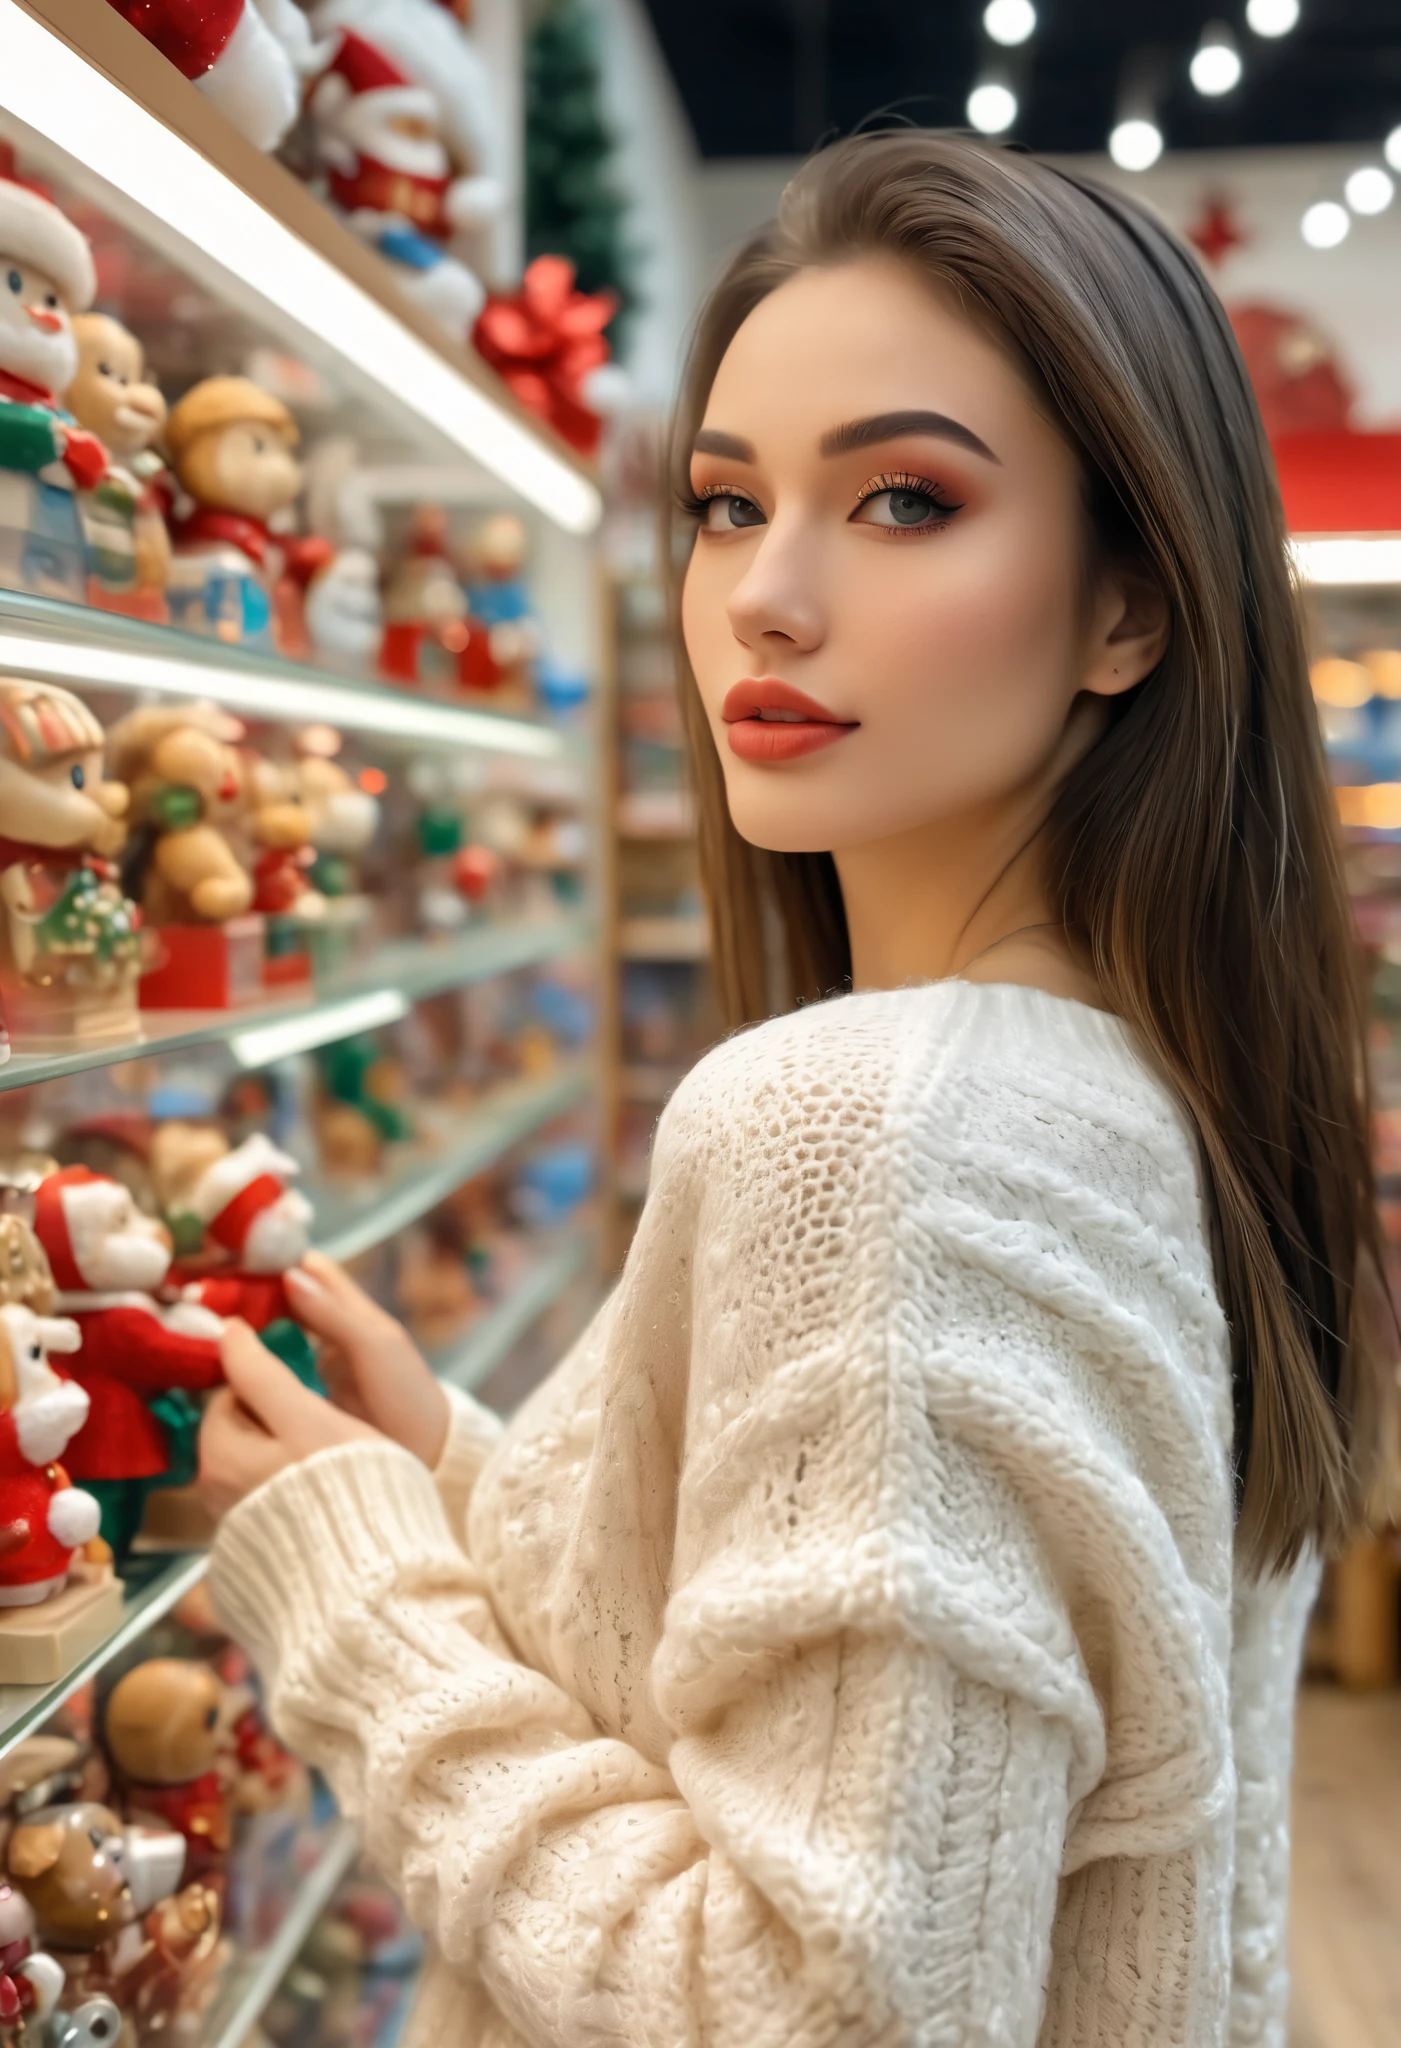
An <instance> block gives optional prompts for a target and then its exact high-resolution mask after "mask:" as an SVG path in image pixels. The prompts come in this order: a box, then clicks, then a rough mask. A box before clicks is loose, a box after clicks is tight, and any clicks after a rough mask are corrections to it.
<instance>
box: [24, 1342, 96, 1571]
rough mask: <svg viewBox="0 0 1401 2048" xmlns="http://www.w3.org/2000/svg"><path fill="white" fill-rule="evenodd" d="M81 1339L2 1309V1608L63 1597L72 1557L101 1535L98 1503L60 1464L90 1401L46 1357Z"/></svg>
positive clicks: (74, 1346)
mask: <svg viewBox="0 0 1401 2048" xmlns="http://www.w3.org/2000/svg"><path fill="white" fill-rule="evenodd" d="M81 1341H82V1339H81V1337H80V1335H79V1332H78V1325H77V1324H76V1323H75V1322H71V1321H70V1320H69V1319H68V1318H67V1317H54V1316H36V1315H35V1314H34V1311H33V1310H32V1309H27V1308H21V1307H20V1306H19V1304H18V1303H17V1302H10V1303H8V1304H7V1305H6V1306H5V1307H4V1308H0V1608H4V1607H37V1606H38V1605H39V1603H40V1602H41V1601H43V1600H47V1599H48V1598H49V1596H50V1595H51V1594H53V1593H57V1592H60V1591H61V1590H62V1589H63V1587H64V1586H65V1585H66V1584H67V1582H68V1573H69V1568H70V1567H71V1565H72V1563H73V1558H74V1554H75V1553H76V1552H77V1551H79V1550H81V1549H83V1548H84V1547H85V1546H86V1545H88V1544H90V1543H91V1542H92V1541H93V1539H94V1537H96V1535H97V1533H98V1524H99V1510H98V1505H97V1502H96V1501H95V1500H94V1499H93V1497H92V1495H91V1494H90V1493H85V1492H83V1490H82V1489H81V1487H77V1486H74V1485H73V1484H72V1482H71V1481H70V1479H69V1477H68V1474H67V1473H66V1472H65V1471H64V1469H63V1467H62V1465H60V1464H59V1462H58V1461H59V1459H60V1458H61V1457H62V1455H63V1452H64V1450H65V1448H66V1446H67V1444H68V1441H69V1439H70V1438H71V1437H72V1436H74V1435H76V1433H77V1431H78V1430H80V1429H81V1428H82V1426H83V1424H84V1423H85V1422H86V1421H87V1418H88V1397H87V1395H86V1394H85V1393H84V1392H83V1390H82V1388H81V1387H80V1386H77V1385H76V1384H75V1383H74V1382H73V1381H72V1380H64V1379H60V1378H59V1376H58V1374H57V1373H56V1372H55V1371H54V1369H53V1367H52V1366H51V1365H50V1364H49V1358H48V1354H49V1352H50V1351H57V1352H72V1351H76V1350H77V1348H78V1346H79V1344H80V1343H81Z"/></svg>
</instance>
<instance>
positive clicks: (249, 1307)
mask: <svg viewBox="0 0 1401 2048" xmlns="http://www.w3.org/2000/svg"><path fill="white" fill-rule="evenodd" d="M299 1171H300V1168H299V1167H298V1165H297V1162H296V1160H295V1159H292V1158H290V1157H289V1156H288V1154H287V1153H285V1152H280V1151H279V1150H278V1148H277V1146H276V1145H274V1144H273V1142H272V1140H271V1139H270V1138H267V1137H265V1136H264V1135H263V1133H262V1132H261V1131H255V1132H254V1133H253V1135H252V1137H250V1138H245V1139H244V1141H243V1143H242V1144H241V1145H237V1146H235V1147H234V1149H233V1150H232V1151H231V1152H226V1153H225V1154H224V1155H223V1157H222V1158H220V1159H216V1160H215V1161H214V1163H213V1165H211V1166H209V1167H207V1168H206V1169H205V1171H204V1173H203V1174H201V1176H200V1178H199V1180H198V1181H197V1182H196V1184H195V1186H194V1189H193V1191H192V1192H191V1195H190V1197H189V1208H190V1211H191V1213H192V1214H193V1215H195V1216H196V1217H198V1219H199V1220H200V1222H202V1223H203V1225H204V1231H205V1245H206V1249H207V1250H208V1251H210V1252H213V1253H215V1254H216V1255H217V1254H222V1255H223V1259H224V1261H225V1263H224V1264H222V1265H218V1266H215V1267H214V1268H213V1269H212V1270H206V1271H205V1272H204V1273H202V1274H201V1275H200V1276H199V1277H197V1278H192V1279H191V1280H190V1281H189V1283H188V1284H187V1285H186V1287H185V1289H184V1294H185V1298H186V1300H188V1301H191V1302H199V1303H202V1304H203V1306H204V1307H205V1308H207V1309H212V1310H213V1311H214V1313H215V1314H216V1315H219V1316H238V1317H240V1318H241V1319H242V1321H244V1322H245V1323H247V1324H249V1326H250V1327H251V1328H252V1329H255V1330H256V1331H257V1332H258V1334H259V1336H260V1337H261V1338H262V1340H263V1342H264V1344H266V1345H267V1347H268V1349H269V1350H270V1351H275V1352H276V1353H277V1355H278V1357H279V1358H281V1359H282V1360H283V1361H284V1362H285V1363H286V1364H287V1365H290V1366H291V1368H292V1370H293V1371H294V1372H295V1373H296V1374H297V1376H298V1378H299V1379H302V1380H304V1381H305V1382H306V1383H307V1384H308V1385H315V1384H316V1377H315V1361H314V1357H313V1353H312V1349H311V1345H310V1342H309V1340H308V1338H307V1336H306V1334H305V1332H304V1331H303V1330H302V1328H301V1326H300V1324H298V1323H297V1322H296V1321H295V1319H294V1317H293V1311H292V1307H291V1304H290V1303H289V1301H288V1299H287V1290H286V1288H285V1286H284V1285H283V1275H284V1274H285V1273H286V1271H287V1269H288V1267H289V1266H295V1265H297V1264H298V1263H299V1261H300V1260H301V1259H302V1257H303V1256H304V1254H305V1253H306V1251H307V1250H308V1248H309V1246H310V1244H311V1224H312V1215H313V1212H312V1207H311V1203H310V1202H309V1201H308V1200H307V1198H306V1196H305V1195H304V1194H302V1193H301V1192H300V1190H299V1189H297V1188H293V1187H289V1186H288V1185H287V1183H288V1182H289V1181H290V1180H291V1179H292V1178H293V1177H294V1176H295V1175H296V1174H297V1173H298V1172H299Z"/></svg>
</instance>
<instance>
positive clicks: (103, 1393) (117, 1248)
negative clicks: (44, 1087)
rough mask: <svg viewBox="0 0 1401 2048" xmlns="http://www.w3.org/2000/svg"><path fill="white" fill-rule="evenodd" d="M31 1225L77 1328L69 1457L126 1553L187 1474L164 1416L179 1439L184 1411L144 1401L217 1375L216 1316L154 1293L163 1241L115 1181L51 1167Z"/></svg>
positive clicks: (193, 1389)
mask: <svg viewBox="0 0 1401 2048" xmlns="http://www.w3.org/2000/svg"><path fill="white" fill-rule="evenodd" d="M34 1229H35V1233H36V1235H37V1236H38V1238H39V1241H40V1243H41V1244H42V1245H43V1247H44V1250H45V1251H46V1252H47V1254H48V1258H49V1264H50V1266H51V1267H52V1268H53V1275H54V1281H55V1284H56V1286H57V1288H58V1295H57V1301H58V1305H59V1306H60V1307H61V1308H62V1310H63V1312H64V1314H65V1315H66V1316H71V1317H72V1318H73V1320H74V1323H75V1325H76V1327H77V1329H78V1330H79V1331H80V1332H81V1335H82V1350H81V1351H80V1352H79V1353H78V1355H77V1357H76V1358H74V1360H73V1361H72V1363H71V1365H70V1366H69V1367H68V1373H69V1374H70V1375H71V1378H72V1379H73V1381H74V1382H75V1383H76V1384H77V1386H79V1387H81V1389H82V1390H83V1393H84V1395H85V1397H86V1400H87V1402H88V1407H89V1412H88V1416H87V1420H86V1421H85V1422H84V1424H83V1426H82V1427H81V1428H80V1429H79V1430H78V1431H77V1434H76V1435H75V1436H74V1438H73V1441H72V1443H71V1445H70V1446H69V1450H68V1459H67V1462H68V1467H69V1470H70V1472H71V1473H72V1475H73V1477H74V1478H76V1479H80V1480H81V1481H82V1483H83V1484H84V1486H86V1487H88V1488H89V1489H90V1491H91V1492H92V1493H93V1494H94V1495H95V1496H96V1498H97V1500H98V1502H99V1504H100V1506H101V1510H102V1534H103V1536H104V1537H105V1539H106V1541H107V1542H108V1543H109V1544H110V1545H111V1547H112V1549H113V1551H114V1552H115V1553H116V1555H117V1556H118V1557H122V1556H125V1554H126V1552H127V1551H128V1550H129V1549H130V1548H131V1544H132V1542H133V1540H134V1538H135V1536H136V1533H137V1530H138V1529H139V1528H140V1526H141V1516H142V1512H143V1510H144V1507H145V1503H146V1497H147V1495H148V1494H149V1493H150V1492H151V1490H152V1488H153V1487H157V1486H162V1485H172V1484H175V1483H177V1482H179V1481H181V1480H183V1479H185V1478H186V1477H189V1476H191V1475H189V1474H187V1473H185V1472H183V1471H181V1470H179V1469H177V1468H176V1466H175V1462H174V1460H173V1456H172V1450H173V1446H172V1428H171V1425H172V1424H175V1429H174V1431H173V1434H174V1436H175V1437H176V1439H177V1440H179V1439H181V1438H183V1436H184V1435H186V1434H187V1433H188V1432H187V1431H185V1430H184V1429H182V1428H181V1427H180V1424H181V1423H182V1422H183V1421H184V1420H186V1419H187V1418H185V1417H183V1416H182V1415H180V1414H179V1413H178V1412H171V1411H170V1410H169V1409H168V1407H167V1408H166V1411H165V1412H162V1410H161V1408H157V1409H155V1410H153V1408H152V1407H151V1406H150V1405H149V1404H150V1403H153V1402H156V1403H162V1401H163V1397H165V1399H166V1401H167V1402H168V1397H169V1396H170V1395H171V1394H172V1392H176V1391H178V1392H179V1393H181V1394H191V1393H204V1392H207V1391H208V1390H209V1389H210V1388H212V1387H216V1386H218V1385H219V1383H220V1381H221V1380H222V1379H223V1369H222V1367H221V1365H220V1363H219V1334H220V1331H221V1330H222V1328H223V1324H222V1322H221V1320H220V1318H219V1317H218V1316H217V1315H216V1314H214V1313H213V1312H212V1311H211V1310H210V1309H208V1308H205V1307H202V1306H201V1305H199V1304H198V1303H196V1302H192V1301H177V1302H174V1303H165V1302H161V1301H158V1300H157V1299H156V1293H155V1290H156V1289H158V1288H160V1287H161V1286H162V1285H163V1283H164V1281H165V1279H166V1275H167V1273H168V1271H169V1268H170V1257H171V1253H170V1240H169V1237H168V1235H167V1233H166V1231H165V1229H164V1228H163V1226H162V1225H161V1224H159V1223H157V1222H155V1221H154V1219H153V1218H151V1217H149V1216H144V1215H142V1213H141V1212H140V1210H139V1209H138V1208H137V1207H136V1204H135V1202H134V1201H133V1200H132V1197H131V1193H130V1190H129V1189H127V1188H126V1187H124V1186H123V1185H122V1183H121V1182H120V1181H116V1180H109V1179H108V1178H107V1177H106V1176H105V1175H103V1174H98V1173H92V1172H90V1171H89V1170H88V1168H87V1167H85V1166H65V1167H63V1168H62V1169H61V1170H60V1171H59V1172H57V1173H51V1174H49V1175H48V1176H47V1178H46V1179H45V1180H43V1181H42V1182H41V1183H40V1185H39V1188H38V1191H37V1194H36V1196H35V1203H34ZM178 1409H179V1404H178V1403H177V1404H176V1410H177V1411H178ZM188 1419H189V1420H190V1421H191V1423H192V1420H193V1418H192V1417H191V1418H188Z"/></svg>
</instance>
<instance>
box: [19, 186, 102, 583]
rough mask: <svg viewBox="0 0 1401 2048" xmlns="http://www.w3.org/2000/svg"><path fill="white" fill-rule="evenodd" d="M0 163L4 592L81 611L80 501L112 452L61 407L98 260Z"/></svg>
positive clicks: (41, 196) (43, 198) (47, 202)
mask: <svg viewBox="0 0 1401 2048" xmlns="http://www.w3.org/2000/svg"><path fill="white" fill-rule="evenodd" d="M11 168H12V166H11V163H10V162H9V160H8V158H7V159H6V161H4V162H2V163H0V173H4V174H3V175H0V583H3V584H5V585H7V586H8V587H9V588H10V589H12V590H30V591H34V592H36V593H37V594H38V595H39V596H42V597H64V598H69V599H71V600H72V601H73V602H74V603H78V604H81V603H82V602H83V600H84V598H85V597H86V594H87V580H88V576H87V548H86V544H85V541H84V538H83V526H82V521H81V519H80V518H79V515H78V508H77V503H76V500H75V498H74V491H75V489H77V490H91V489H92V488H93V487H94V486H95V485H96V484H98V483H100V482H101V481H102V478H103V477H104V476H105V475H106V473H107V469H108V460H107V451H106V449H105V448H104V447H103V445H102V443H101V442H100V441H99V440H98V439H97V437H96V435H94V434H89V433H85V432H84V431H83V429H82V428H81V427H79V426H78V425H77V424H76V423H75V422H74V420H73V419H72V417H71V415H70V414H68V413H66V412H65V411H64V410H63V408H62V407H61V405H60V404H59V400H58V395H57V394H58V393H59V392H62V391H66V390H67V388H68V386H69V385H70V384H71V383H72V381H73V377H74V374H75V372H76V370H77V367H78V348H77V343H76V342H75V341H74V339H73V325H72V320H73V315H74V314H75V313H83V312H86V311H87V308H88V307H89V306H90V305H91V304H92V300H93V294H94V292H95V291H96V289H97V277H96V273H95V271H94V269H93V261H92V251H91V250H90V249H89V247H88V244H87V241H86V239H85V237H84V236H83V235H81V234H80V233H79V231H78V229H77V228H76V227H74V225H73V223H72V221H71V220H69V219H68V217H67V215H66V214H64V213H60V211H59V209H58V208H57V207H56V206H55V205H54V203H53V201H52V200H51V199H50V198H49V197H48V196H47V195H46V194H45V193H43V192H41V191H39V190H38V189H37V188H36V187H35V186H32V185H27V184H24V183H22V182H21V181H20V180H19V179H17V178H15V177H14V176H12V175H9V172H10V170H11Z"/></svg>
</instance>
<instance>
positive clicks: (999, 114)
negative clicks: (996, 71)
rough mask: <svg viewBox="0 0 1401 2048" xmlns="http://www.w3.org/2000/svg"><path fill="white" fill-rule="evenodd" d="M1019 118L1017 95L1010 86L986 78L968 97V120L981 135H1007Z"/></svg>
mask: <svg viewBox="0 0 1401 2048" xmlns="http://www.w3.org/2000/svg"><path fill="white" fill-rule="evenodd" d="M1016 118H1017V95H1016V94H1015V93H1014V92H1013V91H1012V88H1011V87H1010V86H1009V85H1003V84H1002V83H1001V82H1000V81H999V80H997V79H991V78H985V79H984V80H983V82H982V83H981V85H975V86H974V88H973V90H972V92H970V93H969V95H968V119H969V120H970V121H971V122H972V124H973V126H974V127H975V128H976V129H977V131H978V133H979V134H980V135H1005V134H1006V132H1007V130H1008V129H1009V128H1010V127H1011V125H1012V123H1013V122H1014V121H1015V120H1016Z"/></svg>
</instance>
